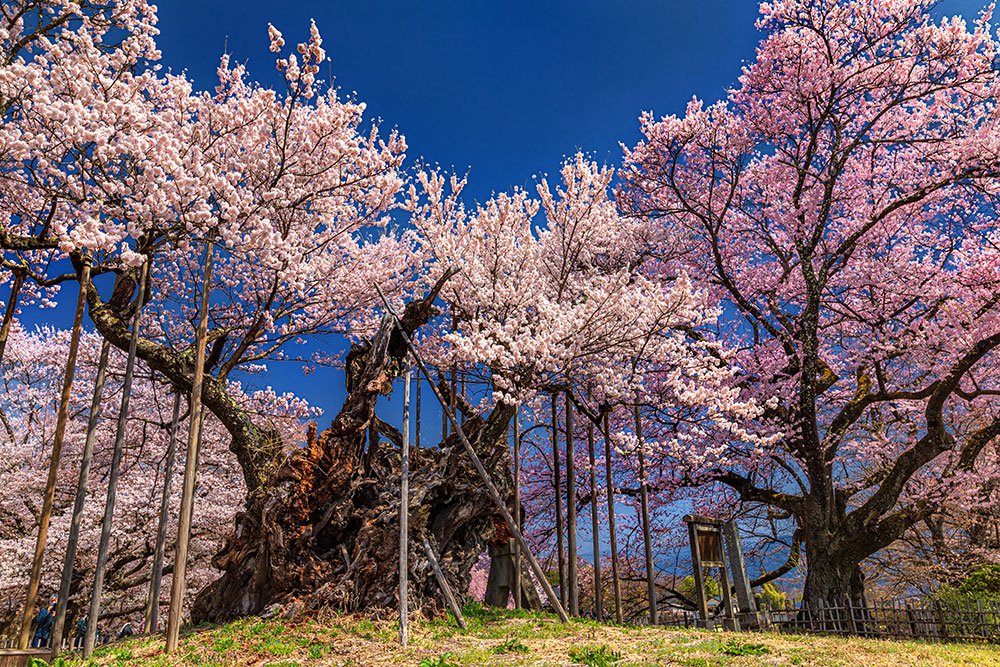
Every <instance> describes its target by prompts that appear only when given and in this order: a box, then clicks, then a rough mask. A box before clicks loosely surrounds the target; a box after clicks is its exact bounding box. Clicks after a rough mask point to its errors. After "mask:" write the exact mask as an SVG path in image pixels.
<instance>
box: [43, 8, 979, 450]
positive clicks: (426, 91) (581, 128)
mask: <svg viewBox="0 0 1000 667" xmlns="http://www.w3.org/2000/svg"><path fill="white" fill-rule="evenodd" d="M981 6H982V2H979V1H977V0H946V1H945V2H943V3H942V4H941V6H940V11H941V12H942V13H947V14H953V13H961V14H964V15H965V16H967V17H969V18H970V19H971V18H974V17H975V16H976V15H977V14H978V12H979V9H980V7H981ZM159 16H160V23H159V28H160V30H161V35H160V38H159V40H158V42H159V45H160V48H161V49H162V51H163V63H164V65H165V66H167V67H170V68H171V69H173V70H174V71H175V72H176V71H181V70H186V71H187V73H188V76H189V77H190V78H192V79H193V80H194V82H195V85H196V87H198V88H203V89H210V88H212V87H213V86H214V85H215V69H216V66H217V65H218V61H219V57H220V55H221V54H222V53H223V51H224V50H228V52H229V53H230V54H232V56H233V58H234V59H235V60H238V61H240V62H246V63H247V64H248V69H249V72H250V74H251V76H253V77H254V78H256V79H258V80H260V81H261V82H263V83H265V84H267V85H279V84H280V82H279V79H278V74H277V71H276V70H275V68H274V58H275V56H274V54H272V53H270V52H269V50H268V46H269V42H268V37H267V24H268V23H269V22H270V23H273V24H274V25H275V26H276V27H277V28H278V29H279V30H281V31H282V32H283V33H284V37H285V40H286V43H287V46H286V48H289V47H291V48H294V44H296V43H298V42H300V41H305V40H306V38H307V37H308V30H309V20H310V19H315V20H316V23H317V25H318V26H319V29H320V31H321V32H322V34H323V37H324V47H325V48H326V50H327V54H328V55H329V57H330V59H331V60H332V67H333V74H334V77H335V79H336V84H337V85H338V86H339V87H340V88H341V89H342V91H344V92H345V93H351V92H352V91H356V93H357V97H358V99H360V100H362V101H364V102H366V103H367V104H368V111H369V113H370V115H371V116H372V117H380V118H381V119H382V121H383V123H384V125H385V126H386V127H398V128H399V130H400V131H401V132H402V133H403V134H404V135H405V136H406V139H407V142H408V144H409V146H410V149H409V151H408V155H409V164H410V165H412V164H413V162H414V160H415V159H417V158H423V159H424V160H425V161H427V162H430V163H435V162H436V163H439V164H441V165H442V166H444V167H445V168H448V169H451V168H454V169H456V170H458V171H459V172H465V171H466V170H467V169H468V170H469V174H470V183H469V187H468V188H467V190H466V194H467V195H468V197H469V198H470V200H471V199H478V200H483V199H485V198H487V197H488V196H489V195H490V193H491V192H492V191H502V190H507V189H509V188H511V187H513V186H516V185H522V186H523V185H526V184H528V183H529V182H530V178H531V175H532V174H538V173H543V172H555V171H556V170H557V169H558V167H559V164H560V162H561V160H562V158H563V157H564V156H566V155H570V154H572V153H574V152H575V151H576V150H578V149H582V150H584V151H587V152H589V153H591V154H592V155H593V156H594V157H595V158H596V159H598V160H600V161H605V160H606V161H608V162H609V163H611V164H613V165H614V164H617V163H618V161H619V160H620V156H621V150H620V148H619V142H624V143H625V144H627V145H631V144H634V143H635V142H636V141H637V140H638V138H639V133H638V122H637V117H638V115H639V113H640V112H641V111H643V110H653V111H654V112H655V113H656V115H657V116H661V115H665V114H671V113H682V112H683V110H684V106H685V105H686V103H687V102H688V101H689V100H690V99H691V97H692V96H694V95H696V96H698V97H700V98H703V99H705V100H708V101H714V100H716V99H718V98H720V97H721V96H723V95H724V93H725V90H726V89H727V87H729V86H731V85H733V84H734V83H735V81H736V78H737V77H738V75H739V72H740V68H741V66H742V63H743V61H744V59H746V60H750V59H752V58H753V57H754V48H755V46H756V44H757V43H758V41H759V40H760V37H761V35H760V34H759V33H758V32H757V30H756V28H755V27H754V21H755V19H756V16H757V4H756V2H753V1H750V0H697V1H690V0H660V1H656V0H631V1H628V2H625V1H621V0H606V1H604V2H597V1H592V0H577V1H575V2H569V1H558V2H526V1H523V0H514V1H508V2H481V1H477V0H462V1H450V2H413V1H412V0H411V1H408V2H402V1H398V2H390V1H389V0H367V1H364V2H358V1H354V2H344V1H341V0H328V1H325V2H294V1H290V2H283V3H282V2H263V1H261V0H241V1H237V0H225V1H223V0H214V1H213V0H208V1H206V0H201V1H199V2H195V1H192V0H169V2H163V3H162V4H161V5H160V7H159ZM321 75H322V76H324V77H326V76H328V71H326V70H324V71H323V72H321ZM71 292H72V290H66V291H65V292H64V293H63V296H62V299H61V300H62V302H63V303H61V304H60V307H59V308H58V309H56V310H54V311H46V312H45V313H44V314H43V316H44V317H45V319H48V320H50V321H52V323H53V324H56V325H58V326H67V327H68V326H69V324H70V320H71V318H72V301H73V300H74V298H75V294H72V293H71ZM36 317H37V315H35V314H29V315H28V316H27V317H26V320H27V321H28V322H29V323H31V322H33V321H37V320H36V319H35V318H36ZM330 343H331V344H333V343H334V341H330ZM272 368H273V370H272V373H271V375H270V377H269V378H267V379H266V380H264V382H262V384H271V385H273V386H274V387H275V388H276V389H278V390H291V391H295V392H296V393H298V394H299V395H301V396H303V397H305V398H306V399H308V400H309V401H310V402H311V403H313V404H314V405H318V406H320V407H323V408H324V409H325V410H326V411H327V415H328V416H332V413H333V412H335V411H336V409H337V408H338V407H339V404H340V398H341V396H342V391H341V386H342V380H341V378H340V375H339V374H337V373H334V372H333V371H322V370H321V371H318V372H317V373H316V374H315V375H312V376H310V379H309V381H308V382H303V381H302V379H301V375H300V367H299V365H297V364H292V363H286V364H279V365H274V366H273V367H272ZM428 398H429V397H428ZM387 417H388V416H387ZM429 417H430V416H429V415H428V418H427V419H425V420H424V423H425V425H426V426H425V431H426V432H427V434H428V436H433V435H435V433H436V431H435V429H433V428H432V426H433V425H434V424H439V418H433V419H432V418H429Z"/></svg>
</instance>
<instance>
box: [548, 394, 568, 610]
mask: <svg viewBox="0 0 1000 667" xmlns="http://www.w3.org/2000/svg"><path fill="white" fill-rule="evenodd" d="M556 396H557V394H555V393H553V394H552V471H553V483H554V485H555V487H556V555H557V557H558V562H559V602H560V603H562V606H563V608H564V609H565V608H566V607H568V606H569V604H568V598H567V596H566V563H565V562H564V559H563V554H564V551H563V506H562V480H561V479H560V477H561V472H562V460H561V459H560V457H559V418H558V415H557V412H558V406H557V405H556Z"/></svg>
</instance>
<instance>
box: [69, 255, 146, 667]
mask: <svg viewBox="0 0 1000 667" xmlns="http://www.w3.org/2000/svg"><path fill="white" fill-rule="evenodd" d="M148 281H149V262H148V261H147V262H146V263H145V264H144V265H143V267H142V274H141V275H140V277H139V292H138V295H137V296H136V300H135V314H134V315H133V316H132V335H131V337H130V338H129V346H128V359H127V361H126V362H125V381H124V382H123V384H122V401H121V407H120V408H119V411H118V430H117V432H116V433H115V447H114V452H113V453H112V455H111V471H110V472H109V473H108V494H107V497H106V498H105V501H104V519H103V520H102V522H101V541H100V543H99V544H98V547H97V565H96V566H95V568H94V589H93V593H92V594H91V597H90V611H89V612H88V614H87V619H88V623H87V632H86V633H85V634H84V636H83V657H84V658H87V657H89V656H90V654H91V653H92V652H93V651H94V643H95V639H96V638H97V625H98V621H99V620H100V615H101V593H102V592H103V589H104V573H105V570H106V568H107V565H108V549H109V548H110V546H111V523H112V521H113V520H114V516H115V500H116V498H117V495H118V473H119V471H120V469H121V463H122V453H123V451H124V449H125V428H126V426H128V410H129V404H130V402H131V399H132V378H133V377H134V375H135V348H136V344H137V343H138V341H139V329H140V328H141V326H142V307H143V301H144V300H145V298H146V283H147V282H148Z"/></svg>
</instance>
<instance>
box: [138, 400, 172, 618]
mask: <svg viewBox="0 0 1000 667" xmlns="http://www.w3.org/2000/svg"><path fill="white" fill-rule="evenodd" d="M180 409H181V392H179V391H175V392H174V412H173V417H172V418H171V420H170V441H169V443H168V444H167V462H166V467H165V468H164V470H163V493H162V494H161V495H160V519H159V522H158V523H157V525H156V547H155V551H154V552H153V574H152V575H151V577H150V580H149V597H148V598H147V600H146V632H147V633H148V632H156V626H157V625H158V624H159V616H160V585H161V582H162V581H163V556H164V553H165V552H166V544H167V521H168V519H169V518H170V484H171V482H172V481H173V477H174V458H175V456H176V454H177V425H178V421H179V419H180Z"/></svg>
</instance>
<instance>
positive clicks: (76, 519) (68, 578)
mask: <svg viewBox="0 0 1000 667" xmlns="http://www.w3.org/2000/svg"><path fill="white" fill-rule="evenodd" d="M110 352H111V343H109V342H108V341H107V340H104V341H103V342H102V343H101V359H100V361H98V362H97V378H96V379H95V380H94V397H93V399H92V400H91V402H90V414H89V415H88V416H87V438H86V440H85V441H84V444H83V458H82V459H81V460H80V477H79V479H78V480H77V482H76V498H75V499H74V501H73V518H72V519H71V520H70V524H69V537H67V538H66V557H65V559H64V560H63V571H62V581H60V582H59V601H58V602H57V603H56V618H55V621H54V622H53V625H52V657H53V658H55V657H56V656H58V655H59V651H60V650H61V649H62V639H63V633H64V632H65V627H66V607H67V605H68V604H69V590H70V586H71V585H72V583H73V566H74V565H76V550H77V545H78V544H79V541H80V523H81V522H82V521H83V506H84V504H85V503H86V501H87V484H88V483H89V481H90V463H91V460H92V459H93V456H94V440H96V439H97V438H96V436H97V422H98V421H99V419H98V417H99V416H100V409H101V395H102V394H103V393H104V381H105V378H106V376H107V370H108V356H109V355H110Z"/></svg>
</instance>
